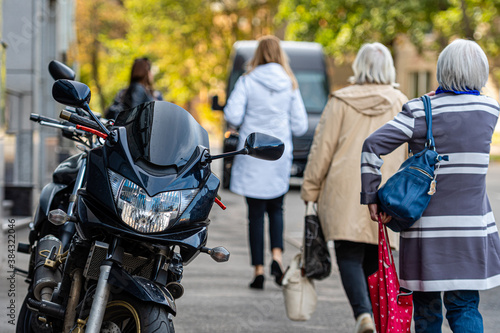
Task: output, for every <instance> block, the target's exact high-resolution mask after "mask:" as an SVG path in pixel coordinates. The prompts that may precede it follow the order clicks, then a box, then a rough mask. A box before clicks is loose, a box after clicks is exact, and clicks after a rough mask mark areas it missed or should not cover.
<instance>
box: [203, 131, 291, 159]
mask: <svg viewBox="0 0 500 333" xmlns="http://www.w3.org/2000/svg"><path fill="white" fill-rule="evenodd" d="M283 151H285V144H284V143H283V141H281V140H280V139H278V138H276V137H274V136H271V135H267V134H264V133H257V132H255V133H251V134H250V135H249V136H247V139H246V140H245V146H244V147H243V149H241V150H238V151H233V152H229V153H224V154H220V155H215V156H209V157H208V158H207V160H208V162H210V161H213V160H216V159H219V158H224V157H230V156H234V155H250V156H252V157H256V158H260V159H262V160H268V161H275V160H277V159H279V158H280V157H281V156H282V155H283Z"/></svg>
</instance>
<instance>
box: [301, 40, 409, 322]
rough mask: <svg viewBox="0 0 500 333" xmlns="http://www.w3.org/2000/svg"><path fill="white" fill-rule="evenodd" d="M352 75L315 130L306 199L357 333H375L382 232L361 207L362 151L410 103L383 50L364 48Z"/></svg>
mask: <svg viewBox="0 0 500 333" xmlns="http://www.w3.org/2000/svg"><path fill="white" fill-rule="evenodd" d="M352 69H353V71H354V76H353V77H352V78H351V81H352V83H353V85H351V86H349V87H346V88H343V89H340V90H337V91H335V92H333V93H332V94H331V96H330V100H329V101H328V104H327V105H326V107H325V109H324V111H323V114H322V116H321V120H320V122H319V124H318V127H317V128H316V133H315V135H314V140H313V144H312V147H311V152H310V154H309V157H308V161H307V166H306V169H305V172H304V183H303V185H302V190H301V197H302V199H303V200H304V201H306V202H308V201H312V202H317V204H318V216H319V219H320V221H321V225H322V228H323V232H324V235H325V238H326V240H333V241H334V244H335V254H336V258H337V265H338V267H339V270H340V277H341V279H342V284H343V286H344V289H345V292H346V294H347V297H348V299H349V302H350V304H351V307H352V310H353V313H354V317H355V319H356V328H355V332H374V330H375V327H374V324H373V319H372V316H371V314H372V308H371V303H370V296H369V293H368V286H367V280H366V278H367V277H368V275H370V274H372V273H374V272H375V271H376V270H377V268H378V251H377V249H378V248H377V243H378V228H377V225H376V224H374V223H372V222H371V220H370V215H369V214H368V212H367V211H366V209H364V208H363V207H362V206H361V205H360V203H359V189H360V188H361V181H360V179H359V172H360V156H361V147H362V145H363V141H364V140H365V139H366V137H367V136H368V135H369V134H370V133H372V132H373V131H375V130H376V129H377V128H379V127H380V126H382V125H383V124H385V123H386V122H387V121H389V120H390V119H392V118H394V116H395V115H396V114H397V113H398V112H399V111H401V107H402V105H403V104H404V103H405V102H406V101H407V100H408V99H407V98H406V96H405V95H404V94H403V93H401V92H400V91H399V90H397V89H396V88H395V86H396V83H395V82H396V71H395V69H394V64H393V60H392V57H391V53H390V52H389V50H388V49H387V48H386V47H385V46H384V45H382V44H380V43H372V44H365V45H363V46H362V47H361V49H360V50H359V52H358V54H357V56H356V59H355V61H354V64H353V66H352ZM405 154H406V152H405V150H404V148H403V147H402V148H401V149H399V150H398V151H397V152H394V153H393V154H391V156H388V157H387V159H386V163H384V167H383V169H384V170H385V171H384V173H385V174H386V175H392V174H393V173H394V172H396V171H397V169H398V167H399V165H400V164H401V163H402V162H403V161H404V159H405ZM390 237H391V244H392V245H393V246H395V247H397V245H398V241H397V238H396V237H395V234H394V233H392V232H390Z"/></svg>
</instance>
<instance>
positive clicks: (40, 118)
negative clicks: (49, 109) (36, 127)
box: [30, 113, 61, 124]
mask: <svg viewBox="0 0 500 333" xmlns="http://www.w3.org/2000/svg"><path fill="white" fill-rule="evenodd" d="M30 120H31V121H35V122H37V123H39V122H42V121H45V122H47V123H54V124H60V123H61V122H60V121H59V120H57V119H52V118H48V117H44V116H41V115H39V114H36V113H32V114H30Z"/></svg>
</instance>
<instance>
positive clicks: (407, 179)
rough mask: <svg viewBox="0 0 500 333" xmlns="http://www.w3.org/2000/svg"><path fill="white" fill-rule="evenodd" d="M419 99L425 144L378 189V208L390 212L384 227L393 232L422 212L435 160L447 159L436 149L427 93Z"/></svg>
mask: <svg viewBox="0 0 500 333" xmlns="http://www.w3.org/2000/svg"><path fill="white" fill-rule="evenodd" d="M422 101H423V103H424V109H425V122H426V124H427V140H426V143H425V148H424V149H423V150H422V151H420V152H419V153H417V154H414V155H413V156H411V157H409V158H408V159H407V160H406V161H404V163H403V164H401V166H400V168H399V170H398V172H396V173H395V174H394V175H393V176H392V177H390V178H389V179H388V180H387V182H386V183H385V184H384V185H383V186H382V187H381V188H380V189H379V190H378V192H377V195H378V199H379V205H380V208H381V210H382V211H383V212H385V213H387V214H388V215H390V216H392V219H391V221H390V222H389V223H387V227H388V228H389V229H391V230H393V231H396V232H400V231H403V230H406V229H408V228H410V227H411V226H412V225H413V224H414V223H415V222H416V221H417V220H418V219H419V218H420V217H421V216H422V214H423V212H424V210H425V209H426V208H427V205H428V204H429V201H430V200H431V196H432V195H433V194H434V193H435V192H436V176H435V174H434V169H435V167H436V164H438V163H439V162H440V161H442V160H446V161H447V160H448V156H442V155H439V154H438V153H437V152H436V147H435V144H434V137H433V136H432V108H431V101H430V98H429V96H427V95H424V96H422Z"/></svg>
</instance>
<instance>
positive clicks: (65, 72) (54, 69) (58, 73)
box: [49, 60, 76, 80]
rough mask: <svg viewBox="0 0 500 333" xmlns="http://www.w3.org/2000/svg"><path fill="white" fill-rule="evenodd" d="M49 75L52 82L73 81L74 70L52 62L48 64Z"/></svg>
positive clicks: (55, 61) (54, 61)
mask: <svg viewBox="0 0 500 333" xmlns="http://www.w3.org/2000/svg"><path fill="white" fill-rule="evenodd" d="M49 73H50V76H52V78H53V79H54V80H60V79H66V80H74V79H75V77H76V74H75V71H74V70H72V69H71V68H70V67H68V66H66V65H65V64H63V63H62V62H59V61H57V60H52V61H51V62H50V63H49Z"/></svg>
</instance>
